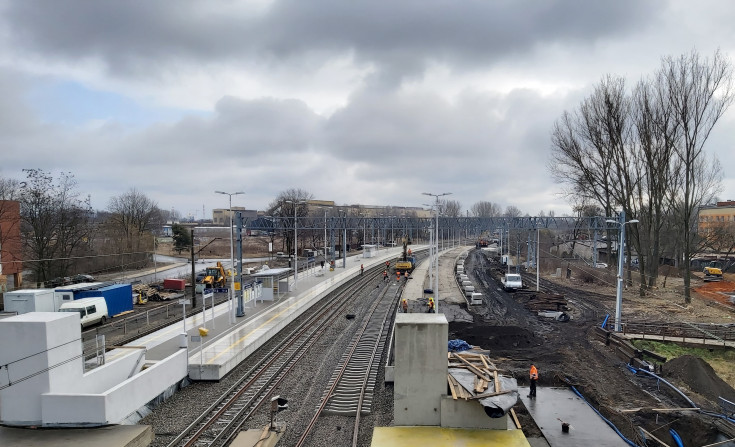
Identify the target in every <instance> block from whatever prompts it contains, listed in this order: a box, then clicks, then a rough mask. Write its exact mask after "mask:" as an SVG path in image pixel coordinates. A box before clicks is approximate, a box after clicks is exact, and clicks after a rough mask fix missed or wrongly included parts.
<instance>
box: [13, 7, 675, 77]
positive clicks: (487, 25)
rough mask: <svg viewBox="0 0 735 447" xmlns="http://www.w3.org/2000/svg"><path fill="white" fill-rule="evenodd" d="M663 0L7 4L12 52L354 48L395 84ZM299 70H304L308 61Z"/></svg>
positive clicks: (141, 67)
mask: <svg viewBox="0 0 735 447" xmlns="http://www.w3.org/2000/svg"><path fill="white" fill-rule="evenodd" d="M660 5H661V2H659V1H651V2H639V1H636V0H620V1H615V2H590V1H587V0H556V1H547V2H537V1H533V0H525V1H509V0H505V1H470V2H456V1H452V0H434V1H426V0H406V1H400V2H394V1H343V0H314V1H303V0H281V1H275V2H273V4H272V5H271V6H270V7H269V9H268V10H266V11H265V12H264V13H262V15H247V14H243V13H242V12H241V11H240V10H239V9H238V7H237V3H231V2H224V1H220V2H214V1H210V2H195V1H189V2H175V3H172V2H149V1H131V2H89V1H84V0H58V1H54V2H28V1H21V0H18V1H11V2H10V3H9V4H8V6H7V7H6V9H5V13H4V17H3V19H4V21H5V26H6V28H7V29H9V30H11V36H12V37H11V38H12V43H13V44H14V46H17V47H18V48H19V49H21V50H22V51H30V52H32V53H36V54H38V55H41V56H44V57H49V58H59V59H69V60H83V59H86V58H94V59H98V60H101V61H103V63H104V64H106V66H107V67H108V70H109V72H110V74H111V75H112V76H123V77H124V76H155V75H156V74H160V73H162V72H166V71H168V70H172V71H173V70H175V66H176V64H177V63H184V64H198V63H210V62H237V61H238V60H243V59H246V60H248V61H250V62H254V63H259V64H264V65H270V64H291V63H296V64H298V65H303V64H302V62H303V61H304V60H313V64H314V66H315V67H316V66H319V65H320V64H321V63H323V62H324V61H326V60H328V59H330V58H332V57H334V56H335V55H338V54H345V53H347V52H354V54H355V55H356V57H357V58H358V60H359V61H361V62H364V63H371V64H375V65H376V66H377V68H378V73H377V74H376V77H375V82H378V83H388V84H391V83H396V82H397V79H401V78H402V77H403V76H412V75H415V74H416V73H420V72H421V70H422V68H423V67H424V66H425V64H426V63H427V62H430V61H439V62H445V63H450V64H462V65H466V66H473V65H487V64H492V63H494V62H496V61H498V60H500V59H502V58H504V57H507V56H511V55H516V54H518V53H523V52H527V51H529V50H530V49H533V48H534V47H535V46H537V45H539V44H550V43H553V42H557V43H561V44H575V43H576V44H581V45H584V44H588V43H591V42H594V41H596V40H599V39H605V38H608V37H612V36H615V35H620V34H629V33H632V32H635V31H636V30H639V29H641V28H643V27H645V24H646V22H647V21H648V20H650V17H651V16H652V13H654V12H655V11H656V10H657V8H659V7H660ZM307 65H308V64H307Z"/></svg>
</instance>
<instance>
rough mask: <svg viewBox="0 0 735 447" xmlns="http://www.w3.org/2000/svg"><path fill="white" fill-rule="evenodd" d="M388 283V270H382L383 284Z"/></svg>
mask: <svg viewBox="0 0 735 447" xmlns="http://www.w3.org/2000/svg"><path fill="white" fill-rule="evenodd" d="M386 281H388V270H383V282H386Z"/></svg>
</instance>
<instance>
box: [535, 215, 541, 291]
mask: <svg viewBox="0 0 735 447" xmlns="http://www.w3.org/2000/svg"><path fill="white" fill-rule="evenodd" d="M539 236H541V227H540V226H538V223H537V224H536V291H537V292H538V291H539V290H538V280H539V274H538V271H539V268H540V267H541V262H540V261H541V252H540V251H539V247H540V246H541V242H540V240H541V239H540V237H539Z"/></svg>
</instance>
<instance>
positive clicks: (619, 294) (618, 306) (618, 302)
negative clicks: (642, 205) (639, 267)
mask: <svg viewBox="0 0 735 447" xmlns="http://www.w3.org/2000/svg"><path fill="white" fill-rule="evenodd" d="M605 222H607V223H613V224H617V225H618V227H619V231H620V233H619V234H620V236H619V238H618V284H617V291H616V294H615V332H620V330H621V321H620V320H621V318H622V304H623V250H624V249H625V248H624V247H625V225H626V224H629V223H638V219H632V220H629V221H628V222H626V221H625V211H620V214H619V215H618V220H617V221H616V220H612V219H608V220H606V221H605Z"/></svg>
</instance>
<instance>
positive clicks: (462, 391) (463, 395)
mask: <svg viewBox="0 0 735 447" xmlns="http://www.w3.org/2000/svg"><path fill="white" fill-rule="evenodd" d="M452 381H453V382H454V385H455V386H456V387H457V390H458V393H457V395H458V396H459V398H460V399H465V400H467V399H469V398H470V397H472V396H474V393H472V391H471V390H468V389H467V388H465V387H464V385H462V384H461V383H459V382H458V381H457V379H455V378H454V377H452Z"/></svg>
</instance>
